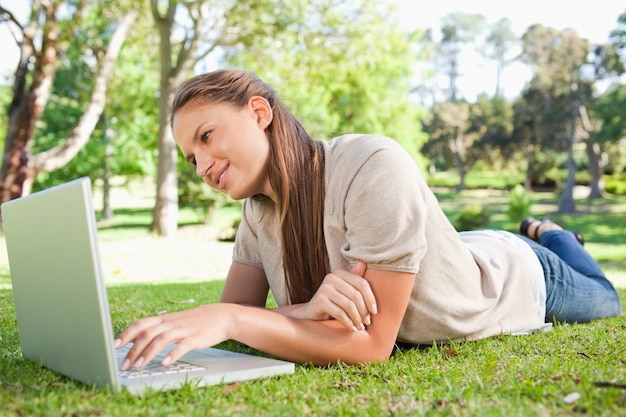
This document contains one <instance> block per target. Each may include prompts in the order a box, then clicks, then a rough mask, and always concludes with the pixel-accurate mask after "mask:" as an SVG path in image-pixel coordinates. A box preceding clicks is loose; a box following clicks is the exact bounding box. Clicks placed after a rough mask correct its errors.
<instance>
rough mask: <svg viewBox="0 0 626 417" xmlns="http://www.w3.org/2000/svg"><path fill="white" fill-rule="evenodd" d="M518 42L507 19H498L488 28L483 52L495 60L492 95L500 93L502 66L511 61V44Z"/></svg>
mask: <svg viewBox="0 0 626 417" xmlns="http://www.w3.org/2000/svg"><path fill="white" fill-rule="evenodd" d="M518 42H519V38H518V37H517V35H516V34H515V32H513V29H511V21H510V20H509V19H506V18H504V19H500V20H498V21H497V22H496V23H495V24H493V25H492V26H491V27H490V29H489V35H487V39H486V40H485V46H484V48H483V54H484V55H485V56H486V57H488V58H491V59H493V60H495V61H496V65H497V70H496V90H495V93H494V96H499V95H501V94H502V91H501V87H500V83H501V80H502V72H503V71H504V68H505V67H506V66H507V65H508V64H510V63H511V62H513V60H514V58H512V57H509V55H510V51H511V49H512V47H513V46H515V45H516V44H517V43H518Z"/></svg>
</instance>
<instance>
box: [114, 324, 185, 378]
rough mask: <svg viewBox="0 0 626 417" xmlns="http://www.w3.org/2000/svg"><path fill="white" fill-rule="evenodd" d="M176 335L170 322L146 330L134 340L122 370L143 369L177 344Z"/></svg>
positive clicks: (175, 330)
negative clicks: (172, 345) (167, 347)
mask: <svg viewBox="0 0 626 417" xmlns="http://www.w3.org/2000/svg"><path fill="white" fill-rule="evenodd" d="M176 333H177V329H176V327H175V326H173V325H172V323H169V322H161V323H158V324H155V325H154V326H151V327H147V328H145V329H144V330H142V331H141V332H139V333H138V334H137V336H136V337H135V338H134V339H133V340H132V341H133V346H132V347H131V348H130V350H129V351H128V353H127V354H126V357H125V358H124V361H123V362H122V369H123V370H128V369H131V368H132V367H133V366H135V367H137V368H139V369H141V368H143V367H144V366H145V365H146V364H148V363H149V362H150V361H151V360H152V359H154V357H155V356H156V355H158V354H159V353H160V352H161V351H162V350H163V349H164V348H165V347H166V346H168V345H170V344H172V343H175V342H176V339H177V337H178V336H177V335H176Z"/></svg>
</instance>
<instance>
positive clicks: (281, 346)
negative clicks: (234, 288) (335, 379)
mask: <svg viewBox="0 0 626 417" xmlns="http://www.w3.org/2000/svg"><path fill="white" fill-rule="evenodd" d="M290 307H294V310H295V309H296V308H297V306H290ZM228 309H229V310H230V312H231V314H232V316H231V319H232V328H231V329H230V335H231V338H232V339H234V340H237V341H239V342H241V343H244V344H246V345H248V346H251V347H253V348H255V349H259V350H261V351H264V352H267V353H269V354H271V355H274V356H278V357H281V358H284V359H287V360H290V361H293V362H298V363H308V362H311V363H314V364H316V365H322V366H326V365H329V364H333V363H337V361H342V362H345V363H349V364H353V363H367V362H373V361H381V360H384V359H387V358H388V357H389V355H390V354H391V351H392V349H393V343H394V340H395V339H392V340H383V339H382V338H383V337H384V335H383V334H381V333H380V332H375V331H370V328H371V326H370V328H368V329H366V330H361V331H352V330H348V329H346V328H345V327H344V326H342V325H341V324H340V323H338V322H337V321H335V320H323V321H314V320H300V319H295V318H293V317H291V316H289V315H288V314H287V315H285V314H284V313H285V310H290V309H285V308H281V310H282V311H281V312H279V311H272V310H263V309H258V308H253V307H247V306H242V305H234V304H233V305H229V306H228Z"/></svg>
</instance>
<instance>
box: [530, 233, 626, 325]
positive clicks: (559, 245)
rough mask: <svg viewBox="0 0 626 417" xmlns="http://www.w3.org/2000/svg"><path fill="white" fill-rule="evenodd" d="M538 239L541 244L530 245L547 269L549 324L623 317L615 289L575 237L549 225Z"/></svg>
mask: <svg viewBox="0 0 626 417" xmlns="http://www.w3.org/2000/svg"><path fill="white" fill-rule="evenodd" d="M529 229H530V228H529ZM537 235H538V236H537V239H538V240H539V242H541V244H538V243H536V242H533V241H532V240H530V239H528V240H527V241H528V242H529V244H530V245H531V247H532V248H533V250H534V251H535V253H536V254H537V257H538V258H539V261H540V262H541V264H542V265H543V269H544V274H545V280H546V296H547V299H546V321H552V320H553V319H556V320H557V321H559V322H568V323H573V322H586V321H590V320H594V319H598V318H602V317H609V316H617V315H619V314H621V313H622V307H621V304H620V300H619V296H618V294H617V292H616V291H615V288H614V287H613V285H612V284H611V282H610V281H609V280H608V279H607V278H606V276H605V275H604V273H603V272H602V269H601V268H600V266H599V265H598V263H597V262H596V261H595V260H594V259H593V258H592V257H591V255H589V253H587V251H586V250H585V249H584V247H583V246H582V245H581V244H580V242H578V240H577V239H576V237H575V236H574V234H573V233H571V232H568V231H566V230H563V229H562V228H561V227H560V226H559V225H557V224H555V223H552V222H545V223H543V224H542V226H541V227H539V228H538V230H537Z"/></svg>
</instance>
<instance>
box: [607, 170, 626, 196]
mask: <svg viewBox="0 0 626 417" xmlns="http://www.w3.org/2000/svg"><path fill="white" fill-rule="evenodd" d="M604 191H606V192H607V193H610V194H616V195H626V173H622V174H621V175H612V176H607V177H605V185H604Z"/></svg>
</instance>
